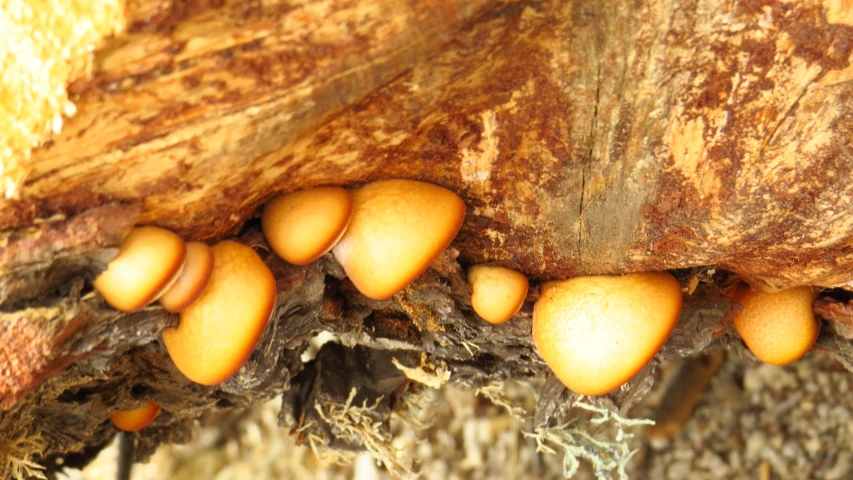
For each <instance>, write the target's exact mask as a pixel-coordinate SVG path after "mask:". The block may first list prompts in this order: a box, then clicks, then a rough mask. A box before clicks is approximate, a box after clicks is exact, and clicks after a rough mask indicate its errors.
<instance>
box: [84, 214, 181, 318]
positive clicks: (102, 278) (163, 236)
mask: <svg viewBox="0 0 853 480" xmlns="http://www.w3.org/2000/svg"><path fill="white" fill-rule="evenodd" d="M186 254H187V247H186V245H184V241H183V240H181V237H179V236H177V235H176V234H174V233H172V232H170V231H169V230H166V229H164V228H159V227H137V228H134V229H133V230H132V231H131V232H130V234H128V236H127V237H125V239H124V241H122V242H121V245H120V246H119V253H118V255H117V256H116V257H115V258H114V259H113V260H112V261H111V262H110V263H109V265H107V269H106V270H104V271H103V272H102V273H101V274H100V275H98V277H97V278H95V280H94V282H92V283H93V284H94V286H95V288H96V289H97V290H98V291H99V292H100V293H101V295H103V297H104V300H106V301H107V303H109V304H110V305H112V306H113V307H114V308H116V309H118V310H122V311H125V312H134V311H136V310H139V309H141V308H143V307H145V306H146V305H148V304H149V303H151V302H153V301H154V300H156V299H157V297H159V296H160V295H161V294H162V293H163V292H164V291H165V290H166V289H167V288H168V287H169V286H170V285H171V284H172V282H173V281H174V280H175V279H176V278H177V276H178V274H179V273H180V271H181V267H183V265H184V259H185V257H186Z"/></svg>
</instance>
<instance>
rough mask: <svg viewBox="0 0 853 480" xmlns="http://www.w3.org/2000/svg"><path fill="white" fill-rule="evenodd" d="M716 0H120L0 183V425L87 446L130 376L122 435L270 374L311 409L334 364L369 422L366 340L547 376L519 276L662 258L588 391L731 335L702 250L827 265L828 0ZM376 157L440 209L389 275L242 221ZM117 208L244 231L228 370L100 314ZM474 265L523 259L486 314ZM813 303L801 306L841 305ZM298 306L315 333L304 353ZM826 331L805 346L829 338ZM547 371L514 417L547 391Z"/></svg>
mask: <svg viewBox="0 0 853 480" xmlns="http://www.w3.org/2000/svg"><path fill="white" fill-rule="evenodd" d="M718 3H719V2H713V1H711V0H695V1H689V2H682V1H674V0H647V1H639V2H628V1H626V0H600V1H597V2H583V1H579V0H578V1H569V2H559V1H553V2H548V1H542V2H533V1H528V2H526V1H515V2H513V1H495V2H488V1H485V0H482V1H475V2H462V1H454V0H446V1H426V0H425V1H420V2H407V3H405V6H400V4H399V2H390V1H387V2H386V1H380V0H373V1H370V0H364V1H351V2H337V1H335V2H323V1H309V0H306V1H303V2H287V3H285V2H281V3H277V2H267V3H264V4H263V6H262V7H261V6H260V5H256V4H253V3H246V2H223V3H217V2H212V3H209V4H208V3H204V2H199V3H192V2H191V3H188V4H183V3H180V4H179V3H172V2H169V1H166V0H164V1H160V2H154V1H152V2H138V3H131V4H130V5H129V6H128V8H129V11H128V16H129V25H128V31H127V33H126V34H124V35H122V36H120V37H118V38H115V39H113V40H112V41H111V42H110V43H108V45H106V46H105V47H104V48H103V49H102V50H101V51H100V52H99V53H98V55H97V69H96V71H95V73H94V75H93V76H92V77H91V78H87V79H81V80H79V81H78V82H76V83H75V84H74V85H72V87H71V92H72V93H73V100H74V101H75V103H76V104H77V110H78V113H77V115H76V116H75V117H74V118H72V119H69V120H68V121H67V123H66V126H65V128H64V130H63V132H62V133H61V134H60V135H58V136H56V137H55V138H54V139H53V140H52V141H51V142H49V143H48V144H47V145H45V146H44V147H43V148H41V149H39V150H36V151H35V152H33V156H32V160H31V163H30V164H29V165H28V168H30V169H31V174H30V176H29V178H28V180H27V182H26V183H25V184H24V186H23V188H22V193H21V197H20V198H18V199H12V200H3V201H0V229H2V230H4V232H3V233H2V234H0V240H2V243H0V275H2V276H0V306H2V311H0V316H2V323H0V364H2V365H5V366H4V367H3V369H2V372H0V373H2V377H0V406H2V408H3V409H5V410H6V411H5V412H3V413H0V433H2V435H0V437H5V438H16V437H22V438H23V437H26V436H27V435H33V434H34V433H40V434H41V435H43V436H44V437H45V438H46V441H47V444H48V453H49V454H50V455H53V454H60V453H66V452H70V451H83V450H84V449H85V448H87V447H100V446H102V445H104V444H105V443H106V442H107V441H108V440H109V438H110V437H111V436H112V435H113V433H114V430H113V429H112V427H111V426H110V424H109V422H108V420H107V419H108V417H109V414H110V412H112V411H115V410H116V409H122V408H129V407H132V406H138V405H139V403H140V401H141V400H142V399H144V398H153V399H154V400H155V401H156V402H157V403H158V404H160V405H161V406H162V407H163V410H164V414H163V415H161V417H159V418H158V420H157V422H155V425H154V426H153V427H152V428H150V429H147V430H144V431H143V432H140V433H138V434H134V438H135V440H136V441H137V442H138V444H139V449H138V455H139V457H140V458H144V457H145V456H146V455H147V454H149V453H150V452H151V451H153V448H154V447H156V445H158V444H159V443H161V442H163V441H177V440H180V439H181V438H184V437H185V434H186V433H187V432H188V431H189V430H188V429H189V426H190V423H191V420H193V419H195V418H198V417H199V416H200V415H201V414H202V412H204V411H206V410H209V409H212V408H230V407H235V406H245V405H249V404H252V403H254V402H257V401H259V400H260V399H262V398H268V397H271V396H273V395H278V394H281V393H282V392H285V390H286V391H287V392H286V393H285V395H284V408H283V411H282V422H283V423H284V424H286V425H289V426H292V427H294V426H298V425H301V426H303V427H305V426H306V425H308V423H310V422H309V421H312V420H313V421H315V424H314V426H313V427H312V428H313V429H314V430H315V431H318V432H324V433H328V432H329V429H328V426H327V425H326V426H325V427H324V423H323V422H322V421H321V420H320V419H317V418H314V417H312V415H314V414H313V413H312V412H314V409H313V406H312V405H313V404H321V403H334V402H338V403H343V402H345V401H346V400H347V395H348V394H349V392H350V390H351V388H356V390H357V391H358V392H360V393H359V395H360V396H359V397H357V401H358V402H363V401H365V402H368V403H372V402H374V401H376V399H378V398H381V399H382V400H381V402H382V403H381V405H380V407H381V408H379V410H378V412H379V413H377V415H380V417H381V416H382V415H385V418H387V415H388V412H390V411H391V410H393V408H394V406H395V402H396V401H397V400H398V399H399V396H400V395H403V394H405V392H406V391H407V389H409V388H410V387H411V383H412V382H411V380H409V379H407V378H406V377H405V376H404V375H401V374H400V371H399V370H397V369H396V368H395V367H393V361H392V359H396V361H397V362H399V363H401V364H403V365H405V366H407V367H411V368H422V365H421V362H427V363H428V364H429V365H433V366H435V365H442V366H443V367H442V368H447V369H448V370H449V371H450V372H451V378H452V379H453V381H458V382H463V383H466V384H469V385H480V384H483V383H484V382H487V381H489V380H490V379H492V380H493V379H498V378H509V377H529V376H532V375H537V374H545V373H546V372H547V368H546V367H545V365H544V364H543V363H542V362H541V360H540V359H539V357H538V355H537V354H536V352H535V349H534V348H533V345H532V339H531V338H530V316H531V309H532V304H533V302H535V300H536V298H537V295H538V293H537V289H536V288H535V287H536V284H537V282H538V281H542V280H549V279H560V278H567V277H570V276H574V275H579V274H596V273H623V272H628V271H644V270H661V269H668V270H677V272H676V274H677V276H678V277H679V280H681V281H682V284H683V285H684V286H685V291H686V292H689V293H687V294H686V296H685V305H686V307H685V310H684V312H683V313H682V316H681V319H680V321H679V326H678V328H677V330H676V332H675V333H674V334H673V337H672V338H671V339H670V341H669V343H668V344H667V345H666V346H665V347H664V349H663V351H662V353H661V355H660V356H659V357H658V358H657V359H656V360H655V361H654V362H653V363H652V365H651V366H650V368H649V369H647V370H646V371H645V372H643V373H642V374H641V375H638V377H637V378H636V379H635V380H633V381H632V382H631V384H630V385H629V386H628V387H627V388H625V389H623V390H621V391H619V392H617V393H616V394H613V395H611V396H609V397H605V398H604V399H603V400H602V402H612V403H613V404H614V405H616V406H622V407H624V406H626V405H630V404H631V403H633V402H634V401H636V400H637V398H639V397H640V396H642V394H643V393H644V392H645V391H647V389H648V386H649V382H650V376H649V372H650V371H651V369H652V368H653V367H654V365H656V364H657V362H659V361H661V360H662V359H663V358H666V357H671V356H683V355H687V354H690V353H694V352H696V351H701V350H703V349H706V348H716V347H720V346H727V347H730V348H738V349H739V348H741V346H740V343H739V342H737V341H732V339H731V337H730V336H729V335H728V332H729V330H728V329H727V328H728V320H730V317H731V314H732V312H733V309H735V308H737V307H736V306H735V305H733V304H732V303H731V302H730V301H728V300H726V299H725V297H723V296H722V295H721V294H720V289H719V285H720V284H721V282H723V281H727V280H728V279H730V278H731V275H730V274H729V273H720V272H721V271H723V270H725V271H727V272H730V273H733V274H736V275H738V276H740V277H742V278H745V279H747V280H748V281H750V282H751V283H753V284H754V285H756V286H761V287H765V288H783V287H790V286H795V285H816V286H824V287H838V286H840V287H846V288H848V289H850V288H851V285H853V283H851V281H853V236H851V234H850V232H851V228H853V215H851V213H853V212H851V206H853V203H851V201H853V184H851V183H850V182H849V181H848V179H847V173H848V172H849V171H850V170H851V167H853V154H851V152H850V148H849V145H851V144H853V66H851V62H850V60H851V51H853V5H851V4H850V3H849V2H843V1H831V0H827V1H825V2H820V1H817V0H811V1H800V2H795V1H791V2H786V1H767V2H764V3H763V4H762V5H761V6H760V7H755V6H754V5H756V4H755V3H754V2H747V1H740V2H729V3H728V4H726V6H725V7H720V6H719V5H718ZM394 177H404V178H413V179H420V180H425V181H429V182H432V183H436V184H439V185H442V186H445V187H447V188H449V189H451V190H453V191H455V192H457V193H458V194H459V195H460V196H461V197H462V198H463V199H464V200H465V202H466V205H467V206H468V214H467V217H466V220H465V224H464V225H463V228H462V231H461V232H460V234H459V235H458V237H457V238H456V240H454V242H453V244H452V245H451V248H450V249H448V251H447V252H445V253H444V254H443V255H442V256H441V257H440V258H439V260H437V261H436V262H435V263H434V264H433V265H432V267H431V268H430V269H429V270H428V271H427V273H425V274H424V275H423V276H421V277H420V278H419V279H418V280H416V282H415V283H414V284H413V285H411V286H410V287H409V288H407V289H406V290H405V291H404V292H403V293H401V294H399V295H396V296H395V297H393V298H392V299H389V300H386V301H382V302H376V301H370V300H368V299H366V298H365V297H363V296H361V295H360V294H359V293H358V292H357V291H355V289H354V288H353V286H352V284H351V283H349V281H348V280H346V278H345V276H344V275H343V272H342V270H341V268H340V266H339V265H338V264H337V263H336V262H335V261H334V259H332V258H331V257H330V256H326V257H324V258H323V259H321V260H320V261H318V262H315V263H314V264H312V265H308V266H304V267H294V266H290V265H287V264H285V263H283V262H282V261H280V260H279V259H277V258H276V257H275V256H274V255H273V254H271V253H270V251H269V248H268V246H267V244H266V242H265V240H264V239H263V237H262V235H261V234H260V232H259V230H258V226H257V220H256V216H257V215H256V210H257V208H258V207H259V206H260V205H262V204H263V202H264V201H266V200H267V199H269V198H270V197H271V196H272V195H274V194H275V193H277V192H282V191H291V190H295V189H299V188H306V187H310V186H315V185H325V184H340V185H345V186H350V187H356V186H358V185H360V184H362V183H364V182H368V181H371V180H376V179H382V178H394ZM57 214H58V215H57ZM51 215H55V216H53V217H51ZM49 217H50V218H49ZM136 223H152V224H157V225H162V226H165V227H168V228H171V229H173V230H175V231H176V232H178V233H180V234H182V235H183V236H184V237H185V238H187V239H203V240H211V241H213V240H218V239H221V238H224V237H228V236H234V237H236V239H237V240H239V241H241V242H243V243H246V244H248V245H251V246H253V247H255V248H256V249H257V250H258V251H260V252H261V253H262V256H263V257H264V260H265V261H266V262H267V264H268V265H269V266H270V268H271V269H272V270H273V272H274V274H275V276H276V279H277V282H278V289H279V294H278V304H277V311H276V314H275V317H274V321H273V322H271V326H270V327H269V329H268V331H267V332H266V334H265V336H264V339H263V340H262V342H261V344H260V345H259V347H258V348H257V349H256V351H255V353H254V354H253V356H252V358H251V359H250V361H249V363H248V364H247V365H246V367H245V368H244V369H243V370H241V372H240V373H239V374H238V375H237V377H235V378H233V379H232V380H229V381H227V382H226V383H224V384H222V385H220V386H217V387H203V386H199V385H194V384H191V383H190V382H189V381H187V380H186V379H185V378H183V377H182V376H181V375H180V374H179V373H178V372H177V370H176V369H175V367H174V366H173V365H172V364H171V362H170V361H169V359H168V356H167V355H166V354H165V352H164V349H163V347H162V344H161V342H160V340H159V334H160V332H161V331H162V330H163V328H166V327H167V326H170V325H174V322H175V321H177V317H176V316H174V315H170V314H168V313H166V312H165V311H163V310H162V309H161V308H159V307H151V308H148V309H145V310H143V311H142V312H138V313H135V314H121V313H117V312H115V311H113V310H111V309H109V308H108V307H107V306H106V305H105V304H104V303H103V302H102V301H101V299H100V297H99V296H98V295H97V294H96V293H94V292H92V291H91V287H90V286H89V283H87V281H88V280H89V279H90V278H91V277H92V275H93V274H95V273H97V272H98V271H99V270H100V269H102V268H103V267H104V265H105V263H106V262H107V261H108V260H109V259H110V258H111V255H113V254H114V253H115V250H114V249H112V248H110V247H114V246H115V245H116V244H118V243H119V242H120V240H121V238H122V237H123V236H124V235H125V234H126V232H127V231H129V229H130V228H131V227H132V226H133V225H134V224H136ZM481 262H492V263H497V264H501V265H505V266H509V267H513V268H516V269H519V270H520V271H522V272H524V273H525V274H527V275H528V276H529V277H530V278H531V279H532V280H533V282H534V288H533V289H532V290H531V294H530V296H529V297H528V301H527V303H526V305H525V307H524V308H523V309H522V311H521V313H520V314H519V316H518V317H517V318H515V319H514V320H513V321H511V322H510V323H508V324H505V325H502V326H491V325H487V324H485V323H484V322H482V321H481V320H479V319H478V318H477V317H476V315H474V314H473V313H472V311H471V308H470V298H469V297H470V291H469V288H468V286H467V284H466V282H465V277H464V268H465V267H467V266H469V265H471V264H473V263H481ZM715 269H716V271H717V273H716V274H715V273H714V271H715ZM697 285H699V287H698V288H696V286H697ZM833 295H835V296H839V295H841V294H838V293H835V294H833ZM842 297H843V295H842ZM841 300H846V297H844V298H841ZM822 302H824V304H827V305H828V304H831V305H835V306H834V307H832V308H830V307H826V308H824V310H825V312H824V313H825V315H824V317H825V318H827V319H829V320H835V319H836V317H837V318H838V319H846V318H848V317H849V316H850V315H849V311H851V310H853V307H851V306H849V305H848V304H845V303H843V302H840V303H838V302H836V303H831V302H832V299H830V298H824V300H822ZM827 302H829V303H827ZM824 304H822V305H824ZM825 306H826V305H824V307H825ZM822 308H823V307H822ZM839 312H840V313H839ZM322 330H327V331H332V332H334V333H336V334H337V335H338V336H339V337H340V339H341V343H342V345H343V346H341V347H338V346H334V347H328V349H326V348H324V349H323V350H321V355H320V356H318V358H317V360H316V361H315V362H311V363H307V364H306V363H303V362H302V361H301V360H300V354H301V353H302V352H303V351H304V350H305V349H306V348H307V346H308V341H309V339H310V338H311V336H312V335H313V334H315V333H317V332H319V331H322ZM843 332H844V331H843V329H841V330H835V329H829V330H827V331H825V332H824V334H823V337H822V338H821V342H820V343H819V345H821V348H824V349H826V350H829V351H832V352H835V353H836V354H838V355H839V358H841V359H842V360H844V361H845V362H847V359H849V358H850V356H849V353H848V350H849V345H848V343H847V340H845V338H847V337H846V335H845V334H843ZM422 354H423V355H424V356H422ZM342 366H344V367H346V368H347V369H351V370H352V371H357V372H358V373H357V374H353V375H350V376H346V375H345V372H344V371H345V370H346V369H345V368H343V367H342ZM336 372H337V373H336ZM549 385H550V387H548V388H546V390H547V391H546V392H543V395H542V397H541V399H540V411H539V412H537V423H539V424H547V423H548V422H549V421H551V420H553V419H554V418H555V417H559V415H560V414H561V413H560V412H563V411H564V409H561V404H562V403H563V402H570V401H571V398H570V397H569V396H568V394H567V393H566V392H565V389H563V388H562V387H561V386H560V385H559V384H556V385H554V384H553V381H552V382H551V383H549ZM344 387H346V388H344ZM383 412H384V413H383ZM306 428H307V427H306ZM311 431H312V430H311V429H306V430H301V435H308V434H310V433H311ZM350 443H352V442H350ZM336 446H337V447H343V448H348V447H349V446H354V445H350V444H349V443H347V442H345V441H344V442H343V443H341V444H338V445H336ZM0 450H2V445H0Z"/></svg>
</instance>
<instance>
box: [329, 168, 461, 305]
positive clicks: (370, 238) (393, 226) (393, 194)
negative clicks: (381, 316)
mask: <svg viewBox="0 0 853 480" xmlns="http://www.w3.org/2000/svg"><path fill="white" fill-rule="evenodd" d="M464 218H465V202H463V201H462V199H461V198H459V196H457V195H456V194H455V193H453V192H451V191H450V190H447V189H445V188H442V187H439V186H436V185H431V184H429V183H424V182H418V181H414V180H383V181H378V182H373V183H370V184H367V185H365V186H363V187H361V188H360V189H358V190H356V191H355V192H354V193H353V212H352V219H351V220H350V224H349V227H348V228H347V231H346V233H344V236H343V237H342V238H341V240H340V242H338V244H337V246H335V248H334V249H333V250H332V253H334V255H335V258H336V259H337V260H338V262H340V264H341V265H342V266H343V267H344V270H345V271H346V273H347V276H349V279H350V280H351V281H352V283H353V284H354V285H355V287H356V288H357V289H358V290H359V291H360V292H361V293H362V294H364V295H365V296H367V297H370V298H372V299H374V300H384V299H386V298H389V297H391V296H393V295H394V294H395V293H397V292H399V291H400V290H402V289H403V288H405V287H406V285H408V284H409V283H410V282H411V281H412V280H414V279H415V278H417V277H418V276H419V275H420V274H421V273H423V272H424V270H426V269H427V267H429V264H430V263H432V261H433V260H434V259H435V257H437V256H438V255H439V254H440V253H441V252H442V251H444V249H445V248H447V246H448V245H450V242H451V241H452V240H453V237H455V236H456V232H458V231H459V228H460V227H461V226H462V221H463V220H464Z"/></svg>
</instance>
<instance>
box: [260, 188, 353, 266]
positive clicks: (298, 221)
mask: <svg viewBox="0 0 853 480" xmlns="http://www.w3.org/2000/svg"><path fill="white" fill-rule="evenodd" d="M351 215H352V195H350V193H349V192H348V191H346V190H344V189H343V188H341V187H317V188H312V189H309V190H300V191H297V192H291V193H286V194H284V195H279V196H278V197H276V198H274V199H273V200H271V201H270V202H269V203H267V204H266V206H264V213H263V216H262V217H261V226H262V227H263V230H264V235H265V236H266V238H267V241H268V242H269V244H270V247H272V249H273V251H275V253H276V254H278V256H279V257H281V258H282V259H284V260H285V261H287V262H290V263H293V264H296V265H305V264H308V263H311V262H313V261H314V260H316V259H318V258H320V257H321V256H323V255H324V254H325V253H326V252H328V251H329V250H331V249H332V247H334V246H335V244H336V243H338V240H340V238H341V236H342V235H343V234H344V231H345V230H346V228H347V225H348V224H349V221H350V217H351Z"/></svg>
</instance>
